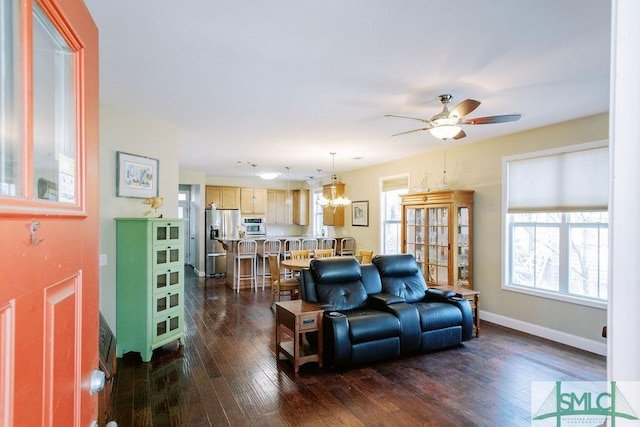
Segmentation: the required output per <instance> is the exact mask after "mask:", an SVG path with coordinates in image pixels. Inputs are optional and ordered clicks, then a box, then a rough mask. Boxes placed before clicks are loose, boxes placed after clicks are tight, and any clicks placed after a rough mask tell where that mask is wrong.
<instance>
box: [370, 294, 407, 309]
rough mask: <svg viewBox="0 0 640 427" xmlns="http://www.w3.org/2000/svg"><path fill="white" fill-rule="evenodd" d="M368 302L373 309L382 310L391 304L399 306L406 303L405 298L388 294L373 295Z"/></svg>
mask: <svg viewBox="0 0 640 427" xmlns="http://www.w3.org/2000/svg"><path fill="white" fill-rule="evenodd" d="M367 302H368V303H369V304H370V305H371V306H372V307H378V308H382V307H385V306H387V305H389V304H397V303H399V302H404V298H403V297H399V296H397V295H392V294H387V293H379V294H371V295H369V297H368V298H367Z"/></svg>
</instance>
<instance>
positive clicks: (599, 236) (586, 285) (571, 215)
mask: <svg viewBox="0 0 640 427" xmlns="http://www.w3.org/2000/svg"><path fill="white" fill-rule="evenodd" d="M502 164H503V178H502V179H503V211H504V224H505V227H504V234H503V236H504V241H503V245H504V251H503V252H504V262H503V278H504V279H503V287H505V288H507V289H511V290H517V291H523V292H527V293H534V294H536V295H543V296H548V297H551V298H555V299H560V300H567V301H572V302H578V303H581V304H586V305H594V306H601V305H602V304H603V303H604V302H606V299H607V285H608V279H607V278H608V258H609V247H608V241H609V236H608V234H609V217H608V212H607V205H608V197H609V193H608V188H609V149H608V144H607V142H606V141H599V142H594V143H588V144H580V145H575V146H569V147H563V148H562V149H554V150H545V151H540V152H535V153H527V154H522V155H518V156H510V157H505V158H503V162H502Z"/></svg>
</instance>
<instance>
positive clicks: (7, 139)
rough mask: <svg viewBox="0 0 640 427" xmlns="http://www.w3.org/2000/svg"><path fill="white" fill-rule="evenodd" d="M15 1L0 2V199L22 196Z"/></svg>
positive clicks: (17, 8)
mask: <svg viewBox="0 0 640 427" xmlns="http://www.w3.org/2000/svg"><path fill="white" fill-rule="evenodd" d="M19 11H20V8H19V7H18V2H17V1H0V195H2V196H19V195H23V193H24V192H23V189H22V178H23V175H22V174H23V171H22V169H21V167H20V165H21V164H22V159H23V155H24V153H23V151H22V146H23V145H22V138H23V134H22V130H23V128H22V121H21V120H20V118H21V114H20V112H21V110H22V108H21V103H20V85H21V83H22V82H21V80H20V76H21V74H20V63H21V61H20V48H19V47H20V19H19Z"/></svg>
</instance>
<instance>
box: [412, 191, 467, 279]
mask: <svg viewBox="0 0 640 427" xmlns="http://www.w3.org/2000/svg"><path fill="white" fill-rule="evenodd" d="M402 252H403V253H409V254H412V255H413V256H415V258H416V261H417V262H418V264H419V265H420V267H421V268H422V272H423V273H424V277H425V279H426V280H427V283H428V285H429V286H460V287H463V288H467V289H473V191H470V190H437V191H428V192H422V193H409V194H405V195H403V196H402Z"/></svg>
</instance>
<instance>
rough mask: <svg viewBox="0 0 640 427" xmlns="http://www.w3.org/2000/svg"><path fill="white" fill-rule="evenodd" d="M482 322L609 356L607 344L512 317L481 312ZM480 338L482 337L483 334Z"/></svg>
mask: <svg viewBox="0 0 640 427" xmlns="http://www.w3.org/2000/svg"><path fill="white" fill-rule="evenodd" d="M480 320H486V321H487V322H491V323H495V324H497V325H500V326H505V327H507V328H511V329H515V330H516V331H520V332H525V333H527V334H531V335H535V336H537V337H541V338H545V339H548V340H551V341H555V342H559V343H560V344H565V345H568V346H571V347H576V348H579V349H581V350H586V351H590V352H591V353H595V354H599V355H601V356H606V355H607V344H606V343H602V342H598V341H594V340H590V339H587V338H582V337H578V336H576V335H571V334H568V333H566V332H561V331H557V330H555V329H550V328H547V327H544V326H540V325H534V324H533V323H528V322H523V321H521V320H517V319H512V318H510V317H506V316H501V315H499V314H495V313H490V312H487V311H483V310H480ZM480 336H482V334H481V335H480Z"/></svg>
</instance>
